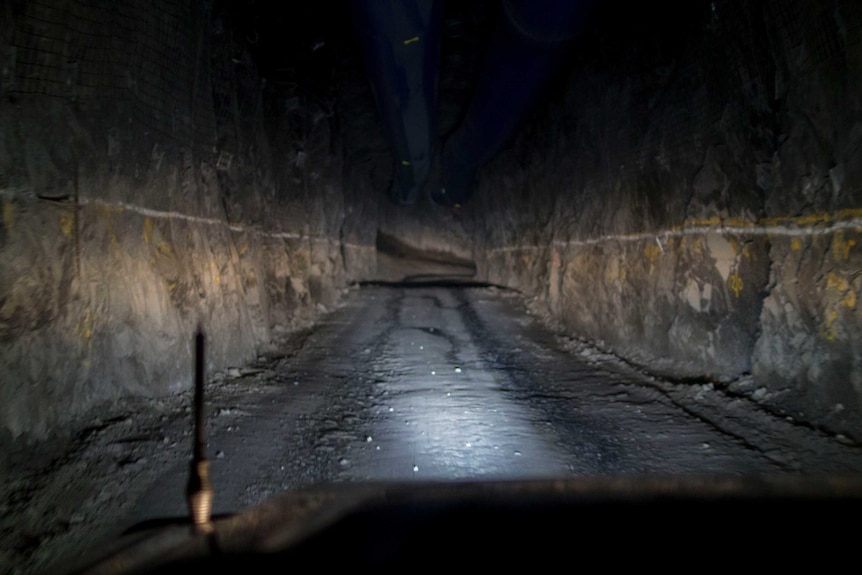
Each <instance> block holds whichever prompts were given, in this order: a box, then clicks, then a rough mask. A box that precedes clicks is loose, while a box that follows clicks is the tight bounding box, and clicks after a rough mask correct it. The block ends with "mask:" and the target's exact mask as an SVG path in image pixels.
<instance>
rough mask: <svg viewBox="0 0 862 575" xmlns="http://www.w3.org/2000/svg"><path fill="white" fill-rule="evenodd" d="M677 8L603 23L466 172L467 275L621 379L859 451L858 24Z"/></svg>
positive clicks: (725, 6)
mask: <svg viewBox="0 0 862 575" xmlns="http://www.w3.org/2000/svg"><path fill="white" fill-rule="evenodd" d="M687 4H688V5H687V6H686V7H685V8H682V9H681V8H679V7H677V6H674V7H673V9H672V13H671V12H670V11H671V8H669V7H668V8H660V7H656V6H653V5H650V6H644V7H641V8H637V7H632V6H628V5H626V6H625V8H624V9H623V7H621V6H617V5H615V4H614V3H606V4H604V5H603V6H600V7H599V9H598V11H597V13H596V14H595V15H594V16H595V22H594V26H593V29H592V31H591V32H589V33H588V34H586V35H585V36H584V37H583V38H582V39H581V40H580V42H579V44H578V45H577V46H575V47H574V56H573V60H572V62H571V66H570V71H569V73H568V74H567V75H566V76H565V78H564V79H563V80H562V81H561V83H560V85H559V86H557V87H555V92H554V94H553V97H552V102H551V103H550V104H548V106H547V107H546V108H544V109H543V110H541V111H540V112H539V113H538V115H537V117H536V118H535V119H534V120H533V121H532V123H531V124H530V125H529V126H528V127H527V129H526V131H525V133H523V134H521V136H520V137H519V139H518V140H517V141H516V142H515V143H514V144H513V145H512V146H511V147H510V148H509V149H508V150H507V151H506V152H505V153H504V154H502V155H501V156H500V157H498V158H497V159H495V161H494V162H492V164H491V165H489V166H487V167H486V169H485V170H484V171H483V174H482V180H481V189H480V192H479V194H478V200H479V202H480V205H479V206H478V208H477V210H476V213H478V214H480V215H479V216H478V217H477V218H476V220H475V223H476V226H477V231H476V234H475V239H476V243H477V248H476V254H477V259H478V265H479V269H480V275H482V277H483V278H484V279H487V280H488V281H492V282H496V283H500V284H505V285H509V286H513V287H517V288H519V289H523V290H525V291H526V292H528V293H531V294H535V295H537V296H539V297H540V298H541V301H543V302H544V304H545V305H546V307H547V308H548V310H549V311H550V312H551V313H552V314H553V316H554V317H556V318H557V319H558V320H560V322H561V323H562V325H563V326H564V328H565V329H566V330H567V331H569V332H571V333H573V334H576V335H578V336H581V337H586V338H589V339H593V340H596V341H599V342H600V343H601V344H603V345H605V346H607V347H609V348H612V349H613V350H615V351H616V352H618V353H620V354H621V355H623V356H625V357H627V358H629V359H630V360H632V361H634V362H637V363H640V364H643V365H646V366H649V367H650V368H651V369H653V370H657V371H660V372H662V373H665V374H668V375H671V376H675V377H680V378H692V377H693V378H696V379H697V380H699V381H703V380H704V379H707V380H710V381H713V382H714V383H715V384H716V385H720V386H724V387H726V388H727V390H728V392H730V393H740V394H746V395H750V396H751V397H753V398H754V399H755V400H757V401H760V402H762V404H763V406H764V407H765V408H767V409H770V410H772V411H774V412H775V413H777V414H782V415H785V416H788V417H793V418H795V419H796V420H797V421H800V422H803V423H805V424H810V425H814V426H817V427H821V428H824V429H827V430H829V431H831V432H833V433H840V434H844V435H846V436H850V437H852V438H854V439H855V440H857V441H862V344H860V338H859V337H858V335H859V334H860V333H862V309H860V306H859V305H858V303H857V295H858V294H859V293H860V290H862V273H860V271H862V251H860V249H859V245H860V232H862V75H860V74H859V70H860V69H862V68H860V65H862V5H859V3H854V2H845V1H839V0H827V1H824V2H816V3H815V2H804V1H802V0H768V1H765V2H757V3H751V2H743V1H742V0H724V1H718V0H717V1H713V2H691V3H687ZM661 10H668V11H669V12H668V13H663V12H661ZM680 20H681V21H682V22H685V24H686V25H685V26H679V25H678V22H679V21H680Z"/></svg>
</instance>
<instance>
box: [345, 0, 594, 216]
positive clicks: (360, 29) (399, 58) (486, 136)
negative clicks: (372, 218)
mask: <svg viewBox="0 0 862 575" xmlns="http://www.w3.org/2000/svg"><path fill="white" fill-rule="evenodd" d="M590 4H591V0H503V2H502V9H501V10H500V12H501V15H500V18H499V21H498V22H497V23H496V26H495V29H494V32H493V34H492V36H491V39H490V42H489V45H488V46H487V49H486V53H485V57H484V61H483V63H482V66H481V69H480V71H479V76H478V78H477V81H476V83H475V87H474V90H473V94H472V96H471V99H470V103H469V105H468V108H467V110H466V112H465V114H464V116H463V118H462V120H461V123H460V124H459V126H458V128H456V130H455V132H454V133H452V134H451V135H450V136H449V137H448V138H447V140H446V142H445V144H444V146H443V147H442V170H443V171H442V175H441V185H440V187H439V188H438V189H434V190H431V195H432V197H433V198H434V200H435V201H436V202H437V203H440V204H444V205H451V206H454V205H458V204H462V203H464V202H466V201H467V200H469V199H470V196H471V195H472V192H473V185H474V181H475V177H476V173H477V171H478V169H479V168H480V167H481V166H482V164H484V163H485V162H487V161H488V160H490V159H491V158H492V157H493V156H494V155H495V154H496V153H497V152H499V151H500V149H501V148H503V146H505V144H506V143H507V142H508V140H509V139H510V137H511V136H512V135H513V134H514V132H515V131H516V130H517V128H518V127H519V126H520V125H521V123H522V121H523V120H524V118H525V117H526V116H527V114H528V113H529V112H530V110H531V109H533V107H534V106H535V105H536V104H537V102H538V101H539V100H540V98H541V96H542V94H543V93H544V90H545V88H546V86H547V84H548V82H549V80H550V79H551V77H552V76H553V74H554V72H555V71H556V70H557V68H558V67H559V64H560V61H561V60H562V57H563V55H564V51H565V48H566V46H567V45H568V42H569V40H571V39H572V38H574V37H575V36H576V35H577V34H578V33H579V32H580V30H581V29H582V27H583V22H584V17H585V15H586V12H587V10H588V8H589V5H590ZM352 9H353V20H354V26H355V27H356V30H357V33H358V34H359V38H360V42H361V45H362V51H363V56H364V58H365V63H366V68H367V70H368V75H369V79H370V81H371V86H372V90H373V92H374V98H375V101H376V104H377V109H378V111H379V113H380V117H381V120H382V122H383V125H384V129H385V131H386V135H387V137H388V138H389V141H390V144H391V147H392V150H393V154H394V156H395V168H394V177H393V181H392V186H391V188H390V190H389V195H390V197H391V199H392V200H393V201H395V202H396V203H399V204H405V205H407V204H412V203H414V202H416V200H417V198H418V197H419V195H420V194H421V192H422V191H423V189H425V187H426V185H427V184H428V180H429V178H430V175H431V167H432V164H433V160H434V154H435V153H437V152H438V146H437V139H438V133H437V130H438V128H437V126H438V124H437V79H438V65H439V61H440V35H441V20H442V15H443V8H442V1H441V0H354V1H353V2H352Z"/></svg>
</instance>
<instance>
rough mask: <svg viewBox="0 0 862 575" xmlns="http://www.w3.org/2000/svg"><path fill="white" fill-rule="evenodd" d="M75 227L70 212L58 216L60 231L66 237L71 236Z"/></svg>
mask: <svg viewBox="0 0 862 575" xmlns="http://www.w3.org/2000/svg"><path fill="white" fill-rule="evenodd" d="M74 228H75V218H74V217H72V216H71V215H70V214H63V215H62V216H60V233H62V234H63V235H64V236H66V237H67V238H70V237H72V230H73V229H74Z"/></svg>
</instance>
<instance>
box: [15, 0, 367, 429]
mask: <svg viewBox="0 0 862 575" xmlns="http://www.w3.org/2000/svg"><path fill="white" fill-rule="evenodd" d="M219 6H220V4H218V3H217V4H216V5H215V6H214V4H213V3H212V2H190V1H182V0H174V1H161V2H157V3H153V2H146V1H134V0H132V1H123V2H114V1H112V0H79V1H72V0H69V1H64V0H40V1H28V2H8V1H7V2H0V8H2V17H0V21H2V24H0V65H2V77H0V80H2V84H0V98H2V100H0V102H2V103H0V200H2V211H3V217H2V222H0V365H2V372H3V373H2V377H0V436H2V435H6V436H7V437H8V436H13V437H15V436H20V435H22V434H23V435H33V436H42V435H44V434H45V433H47V432H49V431H50V430H51V429H52V427H53V426H54V425H56V424H58V423H61V422H63V421H68V420H69V419H70V418H73V417H74V416H75V415H76V414H77V413H79V412H81V411H82V410H84V409H87V408H89V407H92V406H94V405H98V404H99V403H101V402H110V401H112V400H114V399H116V398H119V397H123V396H126V395H129V394H151V395H158V394H164V393H171V392H176V391H178V390H182V389H186V388H188V387H189V385H190V382H191V375H192V374H191V354H192V349H191V347H192V335H193V332H194V330H195V327H196V326H197V325H198V324H200V325H201V326H202V327H203V328H204V330H205V331H206V333H207V335H208V353H207V360H208V365H209V368H211V369H214V368H220V367H225V366H230V365H239V364H241V363H242V362H243V361H245V360H248V359H250V358H254V357H255V356H256V354H257V353H258V352H260V351H262V350H265V349H266V348H267V346H268V345H269V344H270V343H271V342H272V341H273V340H274V339H275V338H277V337H278V336H279V335H280V334H281V333H284V332H287V331H290V330H293V329H296V328H297V327H300V326H303V325H306V324H307V323H308V322H309V321H310V320H311V319H312V318H313V317H314V315H315V314H316V313H318V312H319V311H320V310H321V309H323V308H322V307H321V306H329V305H331V304H332V303H333V302H334V301H335V300H336V298H337V296H338V292H339V290H340V289H342V288H343V286H344V285H345V283H346V282H347V281H348V280H349V279H351V278H352V277H358V276H363V275H367V271H368V270H369V269H372V268H373V266H374V258H375V252H374V241H375V230H374V226H359V225H357V224H356V223H355V222H356V221H360V222H364V223H367V222H368V221H373V219H374V218H375V217H376V212H375V209H376V207H375V206H374V205H369V204H368V202H366V203H365V204H361V203H360V202H358V201H357V196H356V195H355V194H357V193H361V192H362V190H345V189H344V187H343V186H342V181H343V180H342V178H343V175H344V174H343V172H344V166H343V162H342V158H343V154H342V153H341V143H340V142H339V141H338V139H337V134H336V132H335V130H334V127H333V118H332V113H331V110H327V109H326V106H324V105H321V104H320V103H319V102H316V101H314V100H313V99H311V98H308V97H307V95H304V94H303V93H301V92H300V91H297V92H296V93H295V94H290V93H288V94H287V95H285V93H284V91H283V90H282V91H280V92H278V93H271V92H268V88H267V87H266V86H265V84H264V82H263V81H262V80H261V78H260V77H259V76H258V74H257V72H256V70H255V67H254V64H253V63H252V61H251V59H250V57H249V53H248V50H246V49H245V46H247V44H248V42H247V41H244V40H246V38H244V37H243V36H242V35H241V34H238V33H237V31H236V30H235V29H234V28H233V27H232V24H231V22H232V19H231V17H230V16H231V15H230V14H228V13H226V12H225V11H224V10H223V9H221V8H219ZM351 214H352V217H349V216H350V215H351ZM0 439H2V437H0Z"/></svg>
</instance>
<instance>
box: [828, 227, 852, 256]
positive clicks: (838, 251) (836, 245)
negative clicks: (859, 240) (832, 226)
mask: <svg viewBox="0 0 862 575" xmlns="http://www.w3.org/2000/svg"><path fill="white" fill-rule="evenodd" d="M855 245H856V240H846V239H844V232H843V231H842V230H836V231H835V235H834V236H832V259H834V260H835V261H836V262H839V263H840V262H845V261H847V260H849V259H850V248H852V247H853V246H855Z"/></svg>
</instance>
